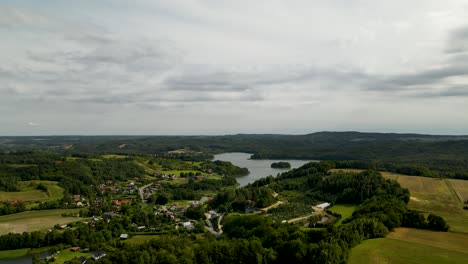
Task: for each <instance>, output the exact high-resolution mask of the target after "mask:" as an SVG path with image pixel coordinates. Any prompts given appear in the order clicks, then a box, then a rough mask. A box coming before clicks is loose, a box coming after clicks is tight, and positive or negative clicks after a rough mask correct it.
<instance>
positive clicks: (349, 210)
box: [328, 204, 356, 225]
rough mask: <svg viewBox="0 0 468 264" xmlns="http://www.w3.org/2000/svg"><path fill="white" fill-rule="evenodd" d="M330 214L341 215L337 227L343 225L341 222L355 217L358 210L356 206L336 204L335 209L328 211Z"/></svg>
mask: <svg viewBox="0 0 468 264" xmlns="http://www.w3.org/2000/svg"><path fill="white" fill-rule="evenodd" d="M328 210H329V211H330V212H333V213H338V214H341V218H340V220H338V222H336V225H341V222H343V220H345V219H346V218H348V217H351V216H352V215H353V212H354V210H356V205H354V204H335V205H333V207H331V208H329V209H328Z"/></svg>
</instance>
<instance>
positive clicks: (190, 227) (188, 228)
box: [182, 222, 195, 231]
mask: <svg viewBox="0 0 468 264" xmlns="http://www.w3.org/2000/svg"><path fill="white" fill-rule="evenodd" d="M182 226H183V227H184V228H185V229H187V230H189V231H190V230H193V229H195V227H194V226H193V224H192V223H191V222H182Z"/></svg>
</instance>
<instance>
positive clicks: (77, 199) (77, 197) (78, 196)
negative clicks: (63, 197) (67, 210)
mask: <svg viewBox="0 0 468 264" xmlns="http://www.w3.org/2000/svg"><path fill="white" fill-rule="evenodd" d="M80 200H81V195H79V194H75V195H73V201H75V202H79V201H80Z"/></svg>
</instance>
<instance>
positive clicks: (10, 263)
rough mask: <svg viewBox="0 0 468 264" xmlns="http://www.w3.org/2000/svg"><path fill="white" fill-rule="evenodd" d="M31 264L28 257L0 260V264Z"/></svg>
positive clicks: (30, 258) (30, 259)
mask: <svg viewBox="0 0 468 264" xmlns="http://www.w3.org/2000/svg"><path fill="white" fill-rule="evenodd" d="M31 263H32V257H30V256H24V257H20V258H14V259H0V264H31Z"/></svg>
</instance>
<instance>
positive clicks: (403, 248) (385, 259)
mask: <svg viewBox="0 0 468 264" xmlns="http://www.w3.org/2000/svg"><path fill="white" fill-rule="evenodd" d="M466 241H468V237H467V235H464V234H455V233H450V232H449V233H442V232H433V231H426V230H417V229H408V228H398V229H397V230H396V232H393V233H391V234H390V235H389V236H388V237H386V238H379V239H371V240H366V241H364V242H363V243H361V244H360V245H358V246H357V247H355V248H353V249H352V251H351V254H350V257H349V260H348V263H350V264H354V263H359V264H365V263H402V264H403V263H408V264H409V263H412V264H414V263H424V264H427V263H429V264H430V263H441V264H443V263H466V262H467V260H468V249H467V248H466V246H465V245H466Z"/></svg>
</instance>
